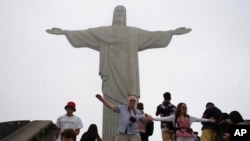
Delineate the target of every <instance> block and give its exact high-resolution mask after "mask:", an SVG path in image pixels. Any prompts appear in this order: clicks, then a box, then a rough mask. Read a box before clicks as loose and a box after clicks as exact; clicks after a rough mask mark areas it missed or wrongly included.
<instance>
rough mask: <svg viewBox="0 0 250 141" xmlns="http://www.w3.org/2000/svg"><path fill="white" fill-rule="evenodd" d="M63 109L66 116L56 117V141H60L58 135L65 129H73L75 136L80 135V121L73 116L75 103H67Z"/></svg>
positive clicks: (81, 125)
mask: <svg viewBox="0 0 250 141" xmlns="http://www.w3.org/2000/svg"><path fill="white" fill-rule="evenodd" d="M64 109H65V110H66V114H64V115H62V116H60V117H58V118H57V121H56V126H57V128H56V132H55V135H56V139H57V140H56V141H61V137H60V134H61V133H62V132H63V131H64V130H65V129H73V130H74V132H75V135H76V136H77V135H78V134H79V133H80V129H81V128H82V127H83V124H82V121H81V119H80V118H79V117H78V116H75V115H74V114H73V113H74V112H75V111H76V104H75V102H73V101H69V102H68V103H67V105H66V106H65V107H64Z"/></svg>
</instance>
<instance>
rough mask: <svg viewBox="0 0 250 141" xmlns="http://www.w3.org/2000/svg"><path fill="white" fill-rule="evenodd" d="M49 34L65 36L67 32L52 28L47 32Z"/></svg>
mask: <svg viewBox="0 0 250 141" xmlns="http://www.w3.org/2000/svg"><path fill="white" fill-rule="evenodd" d="M46 32H47V33H49V34H55V35H65V34H66V31H65V30H63V29H61V28H51V29H47V30H46Z"/></svg>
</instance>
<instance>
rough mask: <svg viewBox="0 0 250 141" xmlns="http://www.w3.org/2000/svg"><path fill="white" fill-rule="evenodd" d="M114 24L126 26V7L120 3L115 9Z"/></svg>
mask: <svg viewBox="0 0 250 141" xmlns="http://www.w3.org/2000/svg"><path fill="white" fill-rule="evenodd" d="M112 25H113V26H114V25H115V26H126V8H125V7H124V6H122V5H118V6H116V7H115V9H114V15H113V23H112Z"/></svg>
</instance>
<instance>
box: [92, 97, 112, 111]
mask: <svg viewBox="0 0 250 141" xmlns="http://www.w3.org/2000/svg"><path fill="white" fill-rule="evenodd" d="M96 98H97V99H99V100H100V101H101V102H102V103H103V104H104V105H105V106H107V107H108V108H109V109H111V110H113V111H114V110H115V105H113V104H112V103H110V102H109V101H107V100H105V99H104V98H103V97H102V96H101V95H100V94H96Z"/></svg>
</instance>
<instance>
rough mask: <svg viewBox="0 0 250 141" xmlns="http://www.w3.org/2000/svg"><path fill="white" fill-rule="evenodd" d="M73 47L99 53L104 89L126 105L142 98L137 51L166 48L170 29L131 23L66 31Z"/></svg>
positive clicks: (169, 37)
mask: <svg viewBox="0 0 250 141" xmlns="http://www.w3.org/2000/svg"><path fill="white" fill-rule="evenodd" d="M65 34H66V37H67V39H68V40H69V42H70V43H71V45H72V46H73V47H76V48H79V47H88V48H91V49H94V50H97V51H99V52H100V68H99V75H100V76H101V78H102V81H103V84H102V91H103V94H106V95H108V96H110V97H112V98H114V99H116V100H118V101H120V102H122V103H124V104H126V103H127V98H128V96H130V95H134V96H136V97H137V98H139V97H140V86H139V67H138V65H139V64H138V51H142V50H145V49H150V48H161V47H166V46H167V45H168V44H169V42H170V41H171V38H172V34H171V31H153V32H151V31H146V30H142V29H139V28H135V27H129V26H104V27H97V28H90V29H87V30H74V31H69V30H66V31H65Z"/></svg>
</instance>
